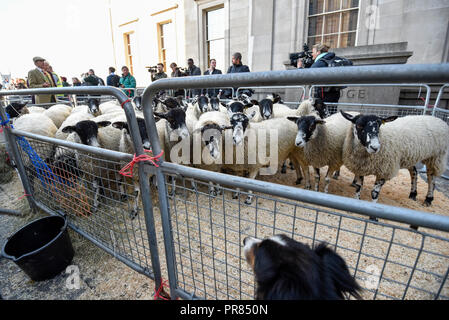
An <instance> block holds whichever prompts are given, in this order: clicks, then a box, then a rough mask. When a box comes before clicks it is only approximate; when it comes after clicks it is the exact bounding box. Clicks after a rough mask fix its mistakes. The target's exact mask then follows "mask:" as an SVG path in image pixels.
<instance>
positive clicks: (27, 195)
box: [17, 191, 31, 200]
mask: <svg viewBox="0 0 449 320" xmlns="http://www.w3.org/2000/svg"><path fill="white" fill-rule="evenodd" d="M25 197H31V194H26V193H25V191H24V192H23V196H21V197H19V198H18V199H17V200H22V199H23V198H25Z"/></svg>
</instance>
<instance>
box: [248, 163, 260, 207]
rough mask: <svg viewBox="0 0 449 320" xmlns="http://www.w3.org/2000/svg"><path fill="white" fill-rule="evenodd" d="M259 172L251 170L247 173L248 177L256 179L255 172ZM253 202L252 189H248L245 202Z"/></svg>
mask: <svg viewBox="0 0 449 320" xmlns="http://www.w3.org/2000/svg"><path fill="white" fill-rule="evenodd" d="M258 173H259V170H258V169H257V170H254V171H253V172H250V173H249V178H250V179H256V177H257V174H258ZM252 202H253V191H252V190H248V196H247V197H246V200H245V204H247V205H250V204H251V203H252Z"/></svg>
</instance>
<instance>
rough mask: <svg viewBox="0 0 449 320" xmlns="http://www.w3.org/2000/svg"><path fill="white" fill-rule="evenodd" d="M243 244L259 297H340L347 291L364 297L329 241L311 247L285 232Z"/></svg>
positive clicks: (328, 298)
mask: <svg viewBox="0 0 449 320" xmlns="http://www.w3.org/2000/svg"><path fill="white" fill-rule="evenodd" d="M243 244H244V253H245V257H246V260H247V262H248V264H249V265H250V266H251V267H252V269H253V271H254V275H255V280H256V284H257V290H256V299H258V300H311V299H312V300H340V299H344V298H345V295H344V294H345V293H347V294H350V295H352V296H354V297H355V298H357V299H360V295H359V293H358V292H359V291H360V290H361V289H360V286H359V285H358V284H357V282H356V281H355V280H354V279H353V277H352V276H351V275H350V273H349V270H348V267H347V266H346V263H345V261H344V260H343V259H342V258H341V257H340V256H339V255H337V254H336V253H335V252H334V251H332V250H331V249H329V248H328V247H327V246H326V245H325V244H320V245H319V246H318V247H316V248H315V249H311V248H310V247H309V246H307V245H304V244H302V243H300V242H297V241H295V240H293V239H290V238H289V237H287V236H284V235H275V236H272V237H270V238H267V239H264V240H260V239H256V238H251V237H248V238H245V239H244V240H243Z"/></svg>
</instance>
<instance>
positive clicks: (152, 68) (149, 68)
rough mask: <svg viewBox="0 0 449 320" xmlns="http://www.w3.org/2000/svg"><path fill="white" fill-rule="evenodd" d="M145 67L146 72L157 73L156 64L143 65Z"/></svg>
mask: <svg viewBox="0 0 449 320" xmlns="http://www.w3.org/2000/svg"><path fill="white" fill-rule="evenodd" d="M145 68H148V72H151V73H157V66H153V67H145Z"/></svg>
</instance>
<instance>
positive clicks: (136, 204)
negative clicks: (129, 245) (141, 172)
mask: <svg viewBox="0 0 449 320" xmlns="http://www.w3.org/2000/svg"><path fill="white" fill-rule="evenodd" d="M139 195H140V187H139V183H138V182H137V181H134V194H133V196H134V204H133V208H132V210H131V211H130V213H129V218H130V219H131V220H133V219H134V218H135V217H137V214H138V213H139Z"/></svg>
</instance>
